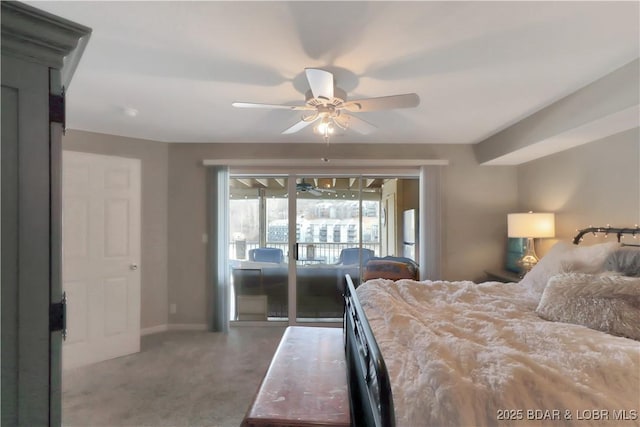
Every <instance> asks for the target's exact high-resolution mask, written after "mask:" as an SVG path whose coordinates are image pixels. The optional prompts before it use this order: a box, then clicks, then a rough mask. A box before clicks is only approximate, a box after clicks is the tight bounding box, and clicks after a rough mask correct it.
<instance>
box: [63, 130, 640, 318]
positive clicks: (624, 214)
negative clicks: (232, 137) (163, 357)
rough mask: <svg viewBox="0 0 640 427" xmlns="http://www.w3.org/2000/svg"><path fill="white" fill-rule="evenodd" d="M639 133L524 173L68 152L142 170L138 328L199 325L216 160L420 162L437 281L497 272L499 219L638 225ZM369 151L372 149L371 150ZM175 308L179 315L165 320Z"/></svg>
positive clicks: (321, 152) (125, 144) (115, 145)
mask: <svg viewBox="0 0 640 427" xmlns="http://www.w3.org/2000/svg"><path fill="white" fill-rule="evenodd" d="M639 141H640V135H639V132H638V129H635V130H632V131H627V132H624V133H621V134H618V135H615V136H612V137H609V138H606V139H603V140H601V141H596V142H593V143H590V144H586V145H583V146H581V147H577V148H574V149H571V150H568V151H565V152H562V153H558V154H555V155H552V156H548V157H545V158H542V159H538V160H536V161H533V162H530V163H527V164H524V165H521V166H518V167H516V166H480V165H479V164H478V162H477V160H476V158H475V155H474V152H473V147H472V146H470V145H417V144H411V145H403V146H398V145H374V146H371V145H362V144H351V145H348V144H344V145H338V144H336V145H333V146H330V147H329V148H327V147H326V146H324V145H323V144H317V145H309V144H164V143H159V142H154V141H146V140H137V139H131V138H123V137H117V136H110V135H102V134H96V133H90V132H82V131H69V132H68V134H67V135H66V136H65V138H64V140H63V144H64V148H65V149H67V150H75V151H84V152H92V153H98V154H107V155H118V156H124V157H135V158H140V159H141V160H142V186H143V196H142V197H143V200H142V207H143V217H144V221H143V236H142V240H143V242H142V246H143V255H142V257H143V259H142V265H143V267H142V268H143V269H142V273H143V276H142V281H143V283H142V326H143V328H144V327H151V326H156V325H163V324H166V323H167V322H168V323H173V324H204V323H206V320H207V319H206V313H207V307H206V304H207V301H208V298H207V297H208V295H207V292H208V289H207V279H206V274H207V268H206V244H205V243H203V234H205V233H206V230H207V217H206V169H205V167H204V166H203V165H202V160H203V159H216V158H247V159H250V158H256V157H261V158H269V157H270V158H282V157H293V158H319V157H324V156H327V155H328V156H329V157H330V158H370V159H393V158H424V159H446V160H449V162H450V164H449V165H448V166H444V167H443V168H442V170H443V174H442V224H443V228H442V253H443V263H444V265H443V266H442V272H443V274H442V275H443V278H444V279H447V280H462V279H471V280H483V279H484V273H483V271H484V270H485V269H488V268H499V267H501V266H502V265H503V257H504V245H505V240H506V215H507V213H509V212H514V211H517V210H521V211H525V210H536V211H553V212H556V213H557V230H558V236H559V237H571V236H573V234H574V231H575V229H576V228H579V227H583V226H585V225H589V224H593V225H596V224H597V225H600V224H607V223H610V224H612V225H633V224H635V223H639V222H640V177H639V174H640V172H639V169H640V167H639V166H640V142H639ZM372 148H373V149H372ZM169 303H175V304H176V306H177V313H175V314H168V304H169Z"/></svg>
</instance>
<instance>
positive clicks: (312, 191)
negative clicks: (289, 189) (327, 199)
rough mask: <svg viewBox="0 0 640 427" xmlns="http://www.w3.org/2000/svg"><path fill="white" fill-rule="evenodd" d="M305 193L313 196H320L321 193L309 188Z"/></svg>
mask: <svg viewBox="0 0 640 427" xmlns="http://www.w3.org/2000/svg"><path fill="white" fill-rule="evenodd" d="M307 193H309V194H313V195H314V196H316V197H317V196H322V193H321V192H320V191H318V190H316V189H315V188H311V189H309V190H307Z"/></svg>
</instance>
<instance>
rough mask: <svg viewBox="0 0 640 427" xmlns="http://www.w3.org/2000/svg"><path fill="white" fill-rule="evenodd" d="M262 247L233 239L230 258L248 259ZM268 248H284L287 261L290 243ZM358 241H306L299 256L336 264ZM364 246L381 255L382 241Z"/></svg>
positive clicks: (304, 258)
mask: <svg viewBox="0 0 640 427" xmlns="http://www.w3.org/2000/svg"><path fill="white" fill-rule="evenodd" d="M310 245H313V259H311V260H309V259H308V257H307V253H308V252H307V250H308V249H307V248H308V247H309V246H310ZM258 247H260V245H259V243H258V242H247V241H233V242H230V243H229V258H230V259H233V260H246V259H248V254H249V250H251V249H255V248H258ZM267 247H268V248H279V249H282V253H283V254H284V256H285V261H286V260H287V259H288V251H289V245H288V244H287V243H283V242H267ZM357 247H358V244H357V243H346V242H345V243H332V242H305V243H300V245H299V247H298V251H299V253H298V258H299V259H301V260H308V261H317V262H322V263H324V264H335V263H337V262H338V259H339V257H340V252H341V251H342V250H343V249H347V248H357ZM362 247H363V248H365V249H371V250H373V251H374V253H375V256H380V243H378V242H363V243H362Z"/></svg>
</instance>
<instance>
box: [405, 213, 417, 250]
mask: <svg viewBox="0 0 640 427" xmlns="http://www.w3.org/2000/svg"><path fill="white" fill-rule="evenodd" d="M417 220H418V216H417V214H416V210H415V209H407V210H406V211H404V212H403V216H402V224H403V225H402V229H403V231H402V247H403V254H402V256H404V257H407V258H411V259H412V260H414V261H417V260H416V252H417V245H418V226H417V225H418V224H417V222H416V221H417Z"/></svg>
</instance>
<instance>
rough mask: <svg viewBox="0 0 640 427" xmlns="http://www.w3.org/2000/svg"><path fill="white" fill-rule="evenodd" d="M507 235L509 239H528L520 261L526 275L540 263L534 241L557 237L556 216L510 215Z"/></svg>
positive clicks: (535, 214)
mask: <svg viewBox="0 0 640 427" xmlns="http://www.w3.org/2000/svg"><path fill="white" fill-rule="evenodd" d="M507 234H508V236H509V237H520V238H522V237H525V238H526V239H527V246H526V249H525V252H524V255H523V256H522V258H520V260H519V261H518V264H519V265H521V266H522V269H523V270H524V273H527V272H529V271H530V270H531V269H532V268H533V266H534V265H536V264H537V263H538V256H537V255H536V250H535V247H534V243H533V239H535V238H543V237H554V236H555V220H554V214H552V213H533V212H528V213H512V214H508V215H507Z"/></svg>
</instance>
